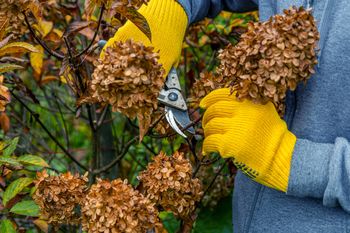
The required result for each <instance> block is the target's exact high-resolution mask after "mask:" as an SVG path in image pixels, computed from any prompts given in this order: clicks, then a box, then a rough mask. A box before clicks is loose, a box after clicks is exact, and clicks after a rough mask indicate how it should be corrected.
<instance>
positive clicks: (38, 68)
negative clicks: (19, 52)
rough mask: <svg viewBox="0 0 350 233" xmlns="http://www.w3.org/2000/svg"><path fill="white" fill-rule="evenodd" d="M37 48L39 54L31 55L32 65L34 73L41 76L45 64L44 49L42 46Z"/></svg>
mask: <svg viewBox="0 0 350 233" xmlns="http://www.w3.org/2000/svg"><path fill="white" fill-rule="evenodd" d="M35 48H36V49H37V51H39V52H34V53H30V54H29V58H30V64H31V65H32V67H33V70H34V72H35V73H36V74H37V75H38V76H40V75H41V73H42V68H43V62H44V49H43V47H41V46H40V45H36V46H35Z"/></svg>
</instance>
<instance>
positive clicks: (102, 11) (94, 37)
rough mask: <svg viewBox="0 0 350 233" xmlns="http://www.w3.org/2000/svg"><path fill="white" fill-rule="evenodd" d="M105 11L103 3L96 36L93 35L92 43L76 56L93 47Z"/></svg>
mask: <svg viewBox="0 0 350 233" xmlns="http://www.w3.org/2000/svg"><path fill="white" fill-rule="evenodd" d="M104 11H105V6H104V5H102V7H101V11H100V17H99V19H98V24H97V28H96V31H95V34H94V36H93V37H92V40H91V42H90V44H89V45H88V46H87V47H86V48H85V49H84V50H83V51H81V52H80V53H79V54H77V55H75V56H74V58H77V57H80V56H81V55H83V54H85V53H86V52H87V51H88V50H89V49H90V48H91V46H92V45H93V44H94V42H95V39H96V37H97V35H98V31H99V29H100V26H101V22H102V18H103V17H102V16H103V13H104Z"/></svg>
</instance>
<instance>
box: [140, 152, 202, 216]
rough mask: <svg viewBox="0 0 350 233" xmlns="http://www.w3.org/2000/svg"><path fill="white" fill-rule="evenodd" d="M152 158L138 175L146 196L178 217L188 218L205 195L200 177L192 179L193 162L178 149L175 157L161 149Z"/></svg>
mask: <svg viewBox="0 0 350 233" xmlns="http://www.w3.org/2000/svg"><path fill="white" fill-rule="evenodd" d="M153 160H154V161H153V162H151V163H149V164H148V166H147V169H146V170H145V171H143V172H141V173H140V175H139V177H138V179H139V180H140V182H141V183H142V187H143V189H144V192H145V195H146V196H147V197H148V198H149V199H151V200H152V201H153V202H154V203H156V204H157V205H160V206H161V207H163V209H165V210H166V211H172V212H173V213H174V215H175V216H178V217H180V218H182V219H186V218H189V217H190V215H191V214H192V212H193V211H194V210H195V207H196V202H198V201H199V200H200V199H201V196H202V186H201V183H200V181H199V179H197V178H195V179H193V178H192V166H191V164H190V161H189V160H188V159H186V158H185V157H184V155H183V154H182V153H179V152H176V153H175V154H174V155H173V156H167V155H166V154H165V153H163V152H161V153H160V154H159V155H157V156H156V157H154V159H153Z"/></svg>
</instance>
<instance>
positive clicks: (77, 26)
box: [64, 21, 93, 36]
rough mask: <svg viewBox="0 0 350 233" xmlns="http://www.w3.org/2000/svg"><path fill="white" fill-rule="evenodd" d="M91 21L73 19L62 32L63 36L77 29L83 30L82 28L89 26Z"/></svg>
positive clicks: (75, 31)
mask: <svg viewBox="0 0 350 233" xmlns="http://www.w3.org/2000/svg"><path fill="white" fill-rule="evenodd" d="M92 23H93V22H91V21H88V22H87V21H75V22H73V23H71V24H69V26H68V28H67V29H66V31H65V32H64V36H69V35H73V34H76V33H78V32H79V31H81V30H83V29H84V28H87V27H89V26H90V25H91V24H92Z"/></svg>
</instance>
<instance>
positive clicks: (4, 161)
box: [0, 156, 22, 167]
mask: <svg viewBox="0 0 350 233" xmlns="http://www.w3.org/2000/svg"><path fill="white" fill-rule="evenodd" d="M2 164H5V165H11V166H15V167H19V166H21V165H22V164H20V163H19V162H18V161H17V160H16V159H14V158H11V157H3V156H0V165H2Z"/></svg>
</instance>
